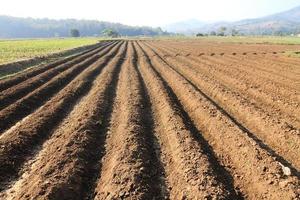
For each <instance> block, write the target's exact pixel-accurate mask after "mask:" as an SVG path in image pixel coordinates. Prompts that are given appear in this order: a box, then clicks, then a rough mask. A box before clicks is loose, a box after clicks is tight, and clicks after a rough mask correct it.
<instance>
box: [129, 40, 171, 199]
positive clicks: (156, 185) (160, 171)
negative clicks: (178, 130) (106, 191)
mask: <svg viewBox="0 0 300 200" xmlns="http://www.w3.org/2000/svg"><path fill="white" fill-rule="evenodd" d="M133 51H134V55H135V58H134V60H133V65H134V68H135V70H136V72H137V74H138V80H139V83H140V85H141V96H142V97H143V99H142V105H143V107H144V112H143V115H142V123H143V128H144V132H145V137H146V141H147V142H148V144H147V149H149V151H150V156H151V163H148V164H149V165H150V166H148V167H147V168H149V169H150V170H151V174H153V175H154V176H153V177H152V180H151V186H152V190H153V191H154V192H155V193H157V194H155V193H154V195H153V196H155V197H158V198H159V199H165V198H168V197H169V194H168V192H167V185H166V182H165V179H166V177H165V174H166V173H165V170H164V167H163V164H162V162H161V160H160V157H161V149H160V145H159V142H158V139H157V138H156V137H155V135H154V132H153V131H154V118H153V115H152V113H153V111H152V109H151V107H152V106H151V102H150V97H149V93H148V91H147V87H146V84H145V82H144V80H143V78H142V75H141V72H140V71H139V69H138V64H139V62H138V59H139V55H137V52H136V49H135V46H134V45H133Z"/></svg>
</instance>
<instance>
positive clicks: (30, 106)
mask: <svg viewBox="0 0 300 200" xmlns="http://www.w3.org/2000/svg"><path fill="white" fill-rule="evenodd" d="M113 47H114V45H111V46H109V47H108V49H106V50H104V51H110V50H111V49H112V48H113ZM98 59H99V57H98ZM96 60H97V57H95V58H94V59H92V60H89V61H88V62H87V63H84V64H80V66H79V67H78V68H76V69H74V71H72V72H70V74H66V76H65V77H63V78H59V79H58V80H57V81H55V80H52V82H49V85H47V86H45V88H41V89H37V90H36V91H33V92H32V93H30V94H28V95H27V96H25V97H24V98H23V99H20V100H19V101H17V102H15V103H14V104H12V105H11V106H9V107H7V108H5V109H3V110H1V112H0V113H1V115H0V119H1V122H2V123H1V124H0V135H1V133H3V132H4V131H5V130H7V129H9V128H10V127H12V126H13V125H14V124H15V123H16V122H18V121H19V120H21V119H23V118H24V117H26V116H27V115H29V114H30V113H32V112H34V110H36V109H38V108H39V107H40V106H42V105H43V104H44V103H45V102H47V101H48V100H49V99H50V98H51V97H53V96H54V95H55V94H57V92H59V91H60V90H62V89H63V88H64V87H65V86H66V85H68V83H70V82H71V81H72V80H73V79H74V78H75V77H76V76H78V75H79V74H80V73H81V72H82V71H84V70H85V69H86V68H87V67H89V66H91V65H92V64H93V63H94V62H96ZM54 81H55V82H54ZM12 110H13V112H12Z"/></svg>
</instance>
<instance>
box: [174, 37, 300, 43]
mask: <svg viewBox="0 0 300 200" xmlns="http://www.w3.org/2000/svg"><path fill="white" fill-rule="evenodd" d="M170 38H172V39H177V38H178V39H196V40H203V41H211V42H231V43H250V44H263V43H267V44H300V37H279V36H265V37H255V36H251V37H250V36H248V37H247V36H236V37H231V36H227V37H219V36H208V37H170Z"/></svg>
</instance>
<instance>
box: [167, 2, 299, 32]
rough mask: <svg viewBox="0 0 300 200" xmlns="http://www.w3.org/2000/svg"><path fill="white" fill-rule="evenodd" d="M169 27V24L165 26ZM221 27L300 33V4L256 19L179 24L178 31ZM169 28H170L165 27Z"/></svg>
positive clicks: (242, 30)
mask: <svg viewBox="0 0 300 200" xmlns="http://www.w3.org/2000/svg"><path fill="white" fill-rule="evenodd" d="M165 27H168V26H165ZM221 27H226V28H227V34H230V32H231V30H233V29H235V30H238V32H239V33H240V34H245V35H288V34H297V33H300V6H298V7H296V8H293V9H291V10H288V11H285V12H281V13H277V14H273V15H269V16H265V17H261V18H255V19H244V20H240V21H236V22H216V23H207V24H200V23H199V24H198V25H197V26H195V25H193V26H192V28H184V26H182V27H179V26H177V30H180V31H178V32H177V33H185V34H190V35H194V34H196V33H199V32H201V33H210V32H211V31H216V32H217V31H218V30H219V29H220V28H221ZM165 30H168V29H165Z"/></svg>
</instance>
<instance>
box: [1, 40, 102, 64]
mask: <svg viewBox="0 0 300 200" xmlns="http://www.w3.org/2000/svg"><path fill="white" fill-rule="evenodd" d="M99 40H100V39H99V38H67V39H28V40H0V64H3V63H8V62H13V61H17V60H22V59H27V58H32V57H35V56H38V55H46V54H49V53H55V52H58V51H62V50H66V49H70V48H75V47H79V46H83V45H89V44H94V43H96V42H98V41H99Z"/></svg>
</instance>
